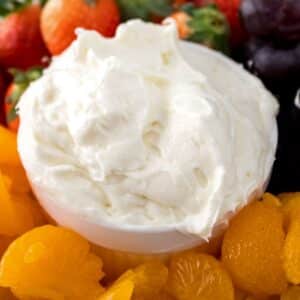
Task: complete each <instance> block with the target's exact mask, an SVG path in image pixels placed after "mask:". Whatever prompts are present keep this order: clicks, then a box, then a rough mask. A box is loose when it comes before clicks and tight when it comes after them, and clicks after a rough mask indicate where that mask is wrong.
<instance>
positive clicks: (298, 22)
mask: <svg viewBox="0 0 300 300" xmlns="http://www.w3.org/2000/svg"><path fill="white" fill-rule="evenodd" d="M282 2H283V4H282V7H281V10H280V13H279V14H278V17H277V22H276V23H277V30H276V31H277V35H278V36H279V37H280V38H285V39H287V40H294V41H296V40H298V41H299V40H300V1H299V0H285V1H284V0H282Z"/></svg>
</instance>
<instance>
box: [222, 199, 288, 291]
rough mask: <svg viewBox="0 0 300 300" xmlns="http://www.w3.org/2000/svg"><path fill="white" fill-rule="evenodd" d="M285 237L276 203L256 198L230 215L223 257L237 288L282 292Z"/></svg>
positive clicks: (284, 279) (283, 287) (284, 281)
mask: <svg viewBox="0 0 300 300" xmlns="http://www.w3.org/2000/svg"><path fill="white" fill-rule="evenodd" d="M284 238H285V234H284V231H283V215H282V212H281V211H280V209H279V208H277V207H275V206H271V205H266V204H264V203H262V202H258V201H255V202H254V203H252V204H250V205H248V206H247V207H245V208H243V209H242V210H241V211H240V212H239V213H238V214H237V215H236V216H235V217H234V218H233V220H232V221H231V223H230V225H229V228H228V230H227V231H226V233H225V237H224V241H223V246H222V260H223V262H224V264H225V266H226V268H227V270H228V271H229V272H230V274H231V276H232V279H233V281H234V283H235V284H236V285H237V287H239V288H241V289H243V290H245V291H248V292H250V293H252V294H266V295H272V294H280V293H281V292H282V291H284V289H285V288H286V286H287V281H286V277H285V274H284V270H283V266H282V250H283V245H284Z"/></svg>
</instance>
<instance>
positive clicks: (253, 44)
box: [245, 37, 267, 59]
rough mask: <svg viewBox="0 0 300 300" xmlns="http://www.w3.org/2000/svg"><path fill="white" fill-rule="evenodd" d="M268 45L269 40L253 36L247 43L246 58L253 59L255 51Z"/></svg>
mask: <svg viewBox="0 0 300 300" xmlns="http://www.w3.org/2000/svg"><path fill="white" fill-rule="evenodd" d="M266 45H267V42H266V41H265V40H263V39H260V38H256V37H252V38H250V39H249V41H248V42H247V44H246V47H245V55H246V58H248V59H251V58H252V57H253V56H254V55H255V53H256V52H257V51H258V50H260V49H261V48H263V47H264V46H266Z"/></svg>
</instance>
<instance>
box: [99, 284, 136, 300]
mask: <svg viewBox="0 0 300 300" xmlns="http://www.w3.org/2000/svg"><path fill="white" fill-rule="evenodd" d="M133 289H134V283H133V281H132V280H130V279H124V280H122V281H118V282H117V283H115V284H113V285H112V286H111V287H110V288H109V289H108V290H107V291H106V292H105V293H104V294H103V295H102V296H100V297H99V298H98V300H130V299H131V298H132V294H133Z"/></svg>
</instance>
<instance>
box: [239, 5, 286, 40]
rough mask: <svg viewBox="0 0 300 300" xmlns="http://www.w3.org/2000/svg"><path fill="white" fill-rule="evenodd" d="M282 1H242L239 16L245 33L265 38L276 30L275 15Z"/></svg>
mask: <svg viewBox="0 0 300 300" xmlns="http://www.w3.org/2000/svg"><path fill="white" fill-rule="evenodd" d="M282 2H283V0H243V1H242V3H241V8H240V10H241V15H242V17H243V21H244V24H245V27H246V29H247V31H248V32H249V33H251V34H253V35H257V36H266V35H269V34H270V33H272V32H273V31H274V30H275V28H276V15H277V12H278V11H279V10H280V8H281V5H282Z"/></svg>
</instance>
